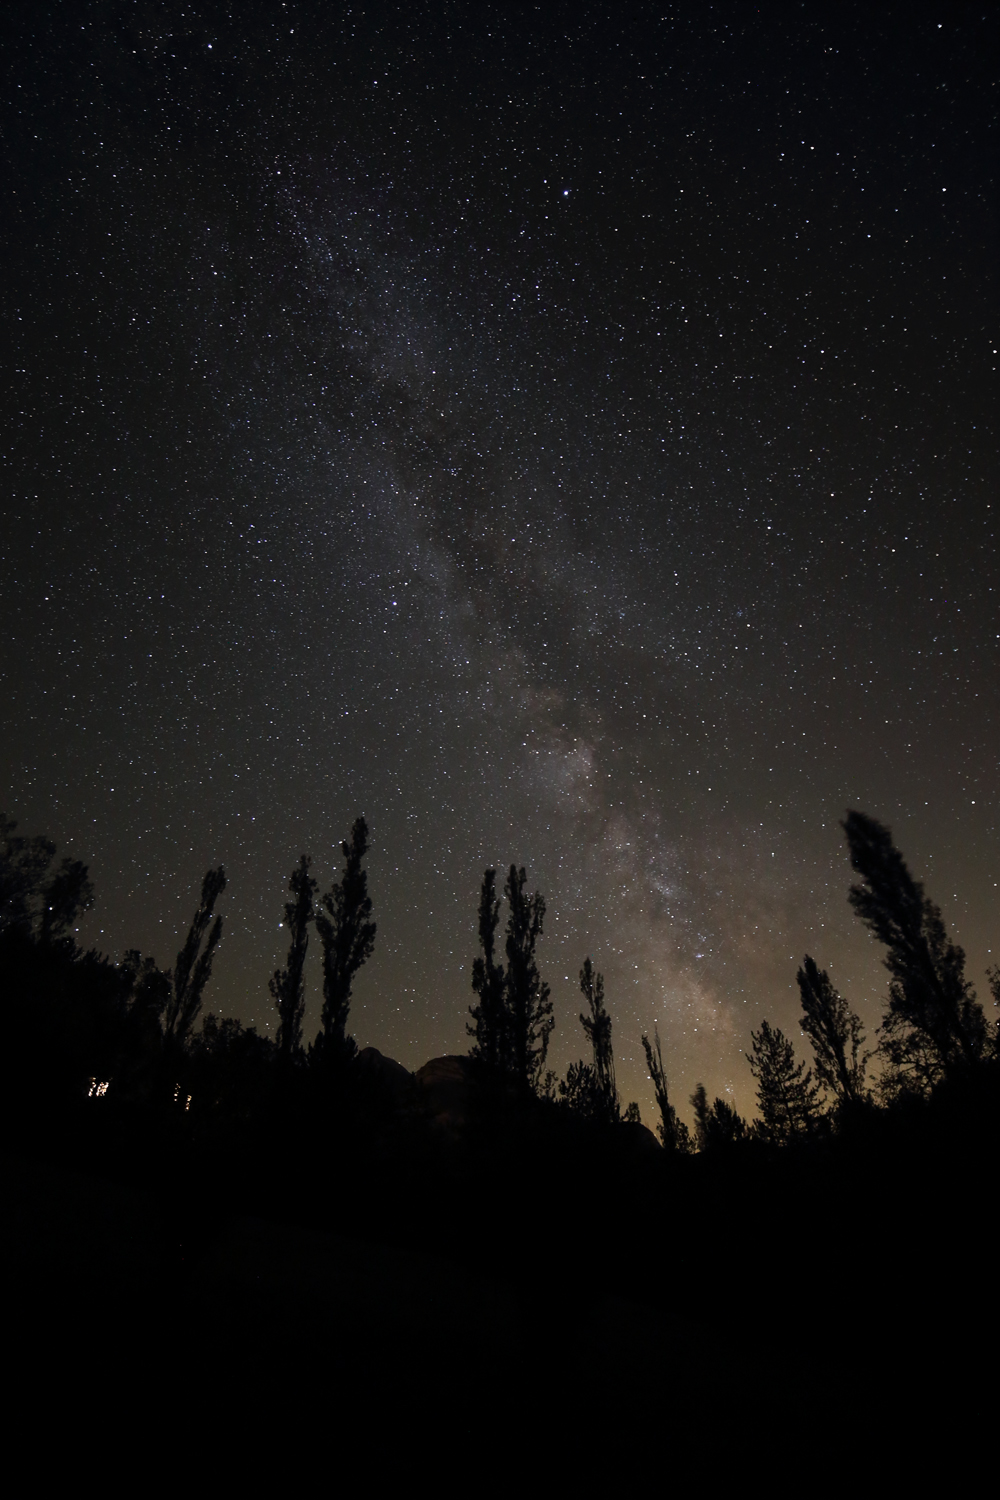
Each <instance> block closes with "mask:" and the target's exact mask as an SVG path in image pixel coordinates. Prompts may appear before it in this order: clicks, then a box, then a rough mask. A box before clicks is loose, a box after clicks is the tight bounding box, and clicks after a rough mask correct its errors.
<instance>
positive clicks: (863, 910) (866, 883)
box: [842, 812, 989, 1090]
mask: <svg viewBox="0 0 1000 1500" xmlns="http://www.w3.org/2000/svg"><path fill="white" fill-rule="evenodd" d="M842 826H843V829H844V832H845V833H846V835H847V843H848V848H849V850H850V855H851V865H852V868H853V869H854V870H855V871H856V872H857V874H858V875H860V876H861V880H860V882H859V883H858V884H857V885H852V886H851V892H850V902H851V905H852V906H853V908H854V910H855V911H856V912H857V914H858V916H859V917H860V918H861V920H862V921H863V922H864V924H865V926H866V927H867V928H868V930H869V932H870V933H872V935H873V936H874V937H876V938H878V940H879V942H880V943H884V944H885V947H886V955H885V958H884V960H883V962H884V964H885V967H886V968H887V969H888V971H889V974H890V984H889V1003H888V1006H887V1009H886V1015H885V1019H884V1021H883V1022H882V1025H881V1027H880V1028H879V1031H880V1033H881V1038H882V1040H881V1045H880V1051H881V1052H882V1053H883V1054H884V1056H885V1057H886V1058H887V1059H888V1061H889V1064H890V1067H891V1068H892V1070H893V1074H894V1076H895V1078H896V1080H897V1081H898V1082H899V1083H900V1084H902V1085H903V1086H905V1087H911V1088H914V1087H915V1088H917V1089H921V1090H926V1089H929V1088H932V1087H933V1086H934V1084H936V1083H937V1082H938V1081H939V1080H940V1079H941V1078H943V1077H946V1076H948V1075H949V1074H951V1073H954V1072H955V1071H956V1070H957V1069H959V1068H962V1067H968V1066H969V1065H971V1064H973V1063H976V1062H978V1061H979V1060H980V1059H981V1058H983V1057H984V1056H985V1055H986V1054H987V1052H988V1051H989V1036H988V1027H987V1024H986V1016H985V1014H984V1012H983V1008H982V1006H981V1005H980V1003H979V1001H978V1000H977V999H976V996H975V994H974V992H973V990H972V987H971V985H970V984H969V982H968V981H967V979H966V977H965V954H964V953H963V951H962V949H961V948H959V947H958V946H957V945H956V944H955V943H952V942H951V941H950V940H949V938H948V934H947V932H946V931H945V926H944V922H943V921H942V919H941V912H940V910H939V909H938V907H936V906H935V905H934V903H933V902H932V901H930V900H929V899H928V898H927V897H926V896H925V895H924V889H923V886H922V885H921V884H920V882H919V881H917V880H914V879H913V876H912V875H911V874H910V872H909V870H908V869H907V867H906V864H905V862H904V860H903V856H902V855H901V854H900V852H899V850H898V849H897V848H896V847H895V845H894V844H893V842H892V834H891V833H890V831H889V829H888V828H886V827H885V826H884V825H883V824H881V823H877V822H876V821H875V819H874V818H869V817H867V816H866V815H865V814H864V813H860V812H849V813H848V814H847V817H846V818H845V819H844V822H843V825H842Z"/></svg>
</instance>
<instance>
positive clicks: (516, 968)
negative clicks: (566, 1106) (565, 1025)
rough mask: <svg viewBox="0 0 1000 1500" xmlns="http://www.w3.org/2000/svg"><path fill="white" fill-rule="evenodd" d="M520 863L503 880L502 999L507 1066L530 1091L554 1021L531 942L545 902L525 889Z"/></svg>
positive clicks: (542, 1062)
mask: <svg viewBox="0 0 1000 1500" xmlns="http://www.w3.org/2000/svg"><path fill="white" fill-rule="evenodd" d="M526 882H527V876H526V875H525V872H524V868H523V866H522V868H521V869H520V870H518V869H517V868H516V867H515V866H514V865H511V867H510V873H509V874H508V876H507V880H506V883H505V885H504V895H505V896H506V898H507V906H508V913H507V941H506V944H505V951H506V954H507V973H506V976H505V985H504V992H505V995H504V998H505V1002H506V1009H507V1026H508V1027H509V1031H510V1069H511V1072H512V1074H513V1077H514V1080H515V1083H516V1084H517V1086H518V1088H520V1089H522V1090H524V1091H526V1092H535V1091H537V1090H538V1088H539V1085H540V1084H541V1081H542V1077H543V1072H544V1068H545V1059H546V1056H547V1055H548V1050H549V1037H550V1036H551V1035H552V1028H553V1026H554V1025H555V1022H554V1020H553V1018H552V1001H551V999H550V998H549V987H548V985H547V984H545V983H544V982H543V981H542V978H541V976H540V974H539V972H538V964H537V963H536V961H535V945H536V943H537V942H538V939H539V938H540V937H541V936H542V930H543V924H544V921H545V902H544V901H543V900H542V897H541V896H540V895H539V893H538V891H536V892H535V894H534V895H533V896H529V895H527V894H526V892H525V889H524V887H525V884H526Z"/></svg>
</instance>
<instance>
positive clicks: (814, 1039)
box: [796, 953, 871, 1106]
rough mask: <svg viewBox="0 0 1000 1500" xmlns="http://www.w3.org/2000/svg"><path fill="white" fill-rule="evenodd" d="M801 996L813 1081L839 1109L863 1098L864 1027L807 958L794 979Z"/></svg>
mask: <svg viewBox="0 0 1000 1500" xmlns="http://www.w3.org/2000/svg"><path fill="white" fill-rule="evenodd" d="M796 979H797V980H798V985H799V992H800V994H801V996H802V1030H803V1031H804V1032H805V1034H806V1036H807V1037H808V1038H809V1040H810V1042H811V1043H812V1049H813V1054H814V1056H815V1059H816V1063H815V1066H816V1077H817V1078H818V1080H819V1082H820V1083H821V1084H823V1086H824V1088H827V1089H829V1091H830V1093H831V1094H832V1095H833V1096H834V1098H835V1099H836V1100H837V1103H838V1104H839V1105H841V1106H844V1105H847V1106H850V1105H852V1104H860V1103H861V1102H862V1101H863V1100H864V1099H865V1098H866V1091H865V1069H866V1067H867V1065H868V1059H869V1058H870V1057H871V1053H870V1052H863V1051H862V1050H861V1049H862V1047H863V1046H864V1043H865V1033H864V1027H863V1026H862V1024H861V1018H860V1016H857V1015H855V1013H854V1011H853V1010H852V1009H851V1007H850V1006H849V1005H848V1003H847V1001H846V1000H845V999H844V997H843V995H841V994H839V993H838V991H837V990H835V989H834V987H833V984H832V983H831V980H830V976H829V974H827V972H826V970H825V969H819V968H817V966H816V963H815V960H814V959H811V958H810V957H809V955H808V953H807V954H806V956H805V958H804V959H803V962H802V967H801V969H800V970H799V972H798V974H797V975H796Z"/></svg>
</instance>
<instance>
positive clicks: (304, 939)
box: [269, 854, 316, 1062]
mask: <svg viewBox="0 0 1000 1500" xmlns="http://www.w3.org/2000/svg"><path fill="white" fill-rule="evenodd" d="M288 889H289V891H290V892H291V894H292V900H291V901H286V903H285V922H286V924H287V926H288V959H287V962H286V964H285V967H284V968H283V969H276V970H275V972H274V975H273V976H272V978H271V981H270V985H269V988H270V991H271V998H272V999H273V1000H274V1003H275V1005H276V1006H277V1009H278V1038H277V1048H278V1056H279V1057H280V1058H281V1059H282V1060H283V1061H284V1062H287V1061H288V1059H289V1058H291V1057H293V1056H294V1055H295V1054H296V1053H297V1052H298V1051H299V1049H300V1047H301V1046H302V1017H303V1015H304V1014H305V1008H306V985H305V964H306V952H307V950H308V947H309V923H310V922H311V921H312V920H313V915H314V913H313V896H314V894H315V891H316V882H315V880H314V879H313V878H312V876H311V875H310V874H309V857H308V855H305V854H303V855H302V856H301V858H300V859H299V862H298V864H297V865H296V867H295V869H294V870H293V871H292V873H291V875H290V876H289V879H288Z"/></svg>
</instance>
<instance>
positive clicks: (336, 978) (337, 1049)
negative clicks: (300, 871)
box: [316, 818, 375, 1062]
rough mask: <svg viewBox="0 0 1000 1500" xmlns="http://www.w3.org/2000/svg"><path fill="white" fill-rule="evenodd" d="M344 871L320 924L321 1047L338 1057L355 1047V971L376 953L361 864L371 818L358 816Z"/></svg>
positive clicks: (329, 1057) (328, 1057) (328, 1056)
mask: <svg viewBox="0 0 1000 1500" xmlns="http://www.w3.org/2000/svg"><path fill="white" fill-rule="evenodd" d="M341 849H342V851H343V855H344V860H345V864H344V871H343V874H342V875H341V877H340V879H339V880H336V881H334V883H333V885H332V886H331V887H330V889H329V890H328V891H327V892H326V894H325V895H324V896H323V898H322V905H321V909H320V910H318V911H317V912H316V930H317V931H318V933H319V936H320V942H321V943H322V945H323V1015H322V1023H321V1027H320V1032H319V1035H318V1036H317V1038H316V1052H317V1055H318V1056H319V1057H320V1058H321V1060H323V1061H326V1062H333V1061H335V1060H337V1059H342V1058H344V1057H346V1056H352V1057H353V1055H354V1052H355V1050H356V1049H355V1045H354V1042H353V1040H352V1039H351V1038H350V1037H348V1035H347V1017H348V1014H349V1012H350V1008H351V987H352V985H353V983H354V976H355V975H356V974H357V972H358V970H359V969H360V968H361V967H362V965H363V964H365V963H366V962H367V961H368V959H369V958H370V957H371V955H372V951H373V949H374V947H375V923H374V922H373V921H372V920H371V915H372V903H371V897H370V896H369V894H368V876H367V874H366V873H365V871H364V870H363V869H362V868H361V865H362V861H363V860H364V857H365V855H366V854H367V852H368V824H367V823H366V822H365V820H364V818H358V819H357V820H356V821H355V823H354V827H353V828H352V829H351V837H350V839H345V841H344V843H343V844H342V845H341Z"/></svg>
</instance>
